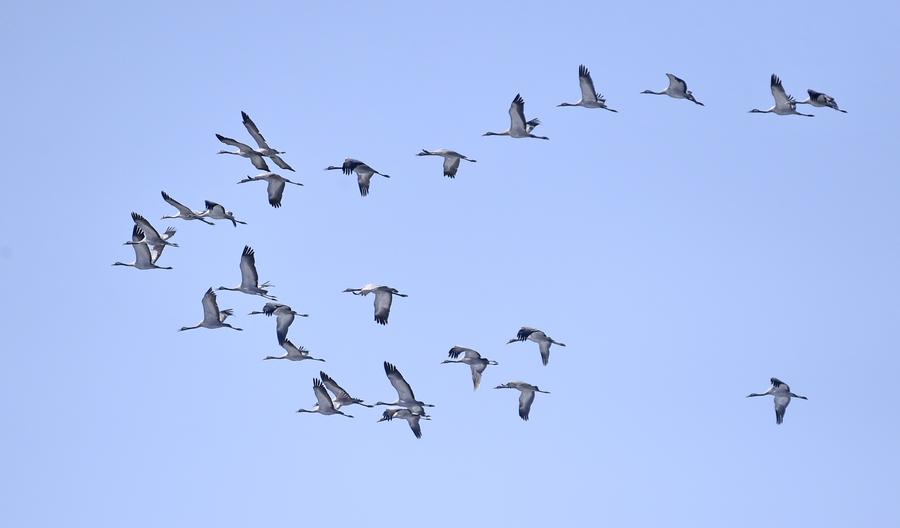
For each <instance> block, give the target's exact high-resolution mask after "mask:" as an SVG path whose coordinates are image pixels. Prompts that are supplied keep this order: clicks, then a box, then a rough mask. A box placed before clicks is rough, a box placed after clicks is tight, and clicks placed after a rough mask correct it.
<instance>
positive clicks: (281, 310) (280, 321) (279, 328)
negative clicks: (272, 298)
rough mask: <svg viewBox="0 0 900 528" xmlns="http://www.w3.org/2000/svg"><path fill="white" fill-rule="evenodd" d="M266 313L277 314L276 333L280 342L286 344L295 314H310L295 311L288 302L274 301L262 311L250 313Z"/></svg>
mask: <svg viewBox="0 0 900 528" xmlns="http://www.w3.org/2000/svg"><path fill="white" fill-rule="evenodd" d="M259 314H264V315H266V316H267V317H271V316H273V315H274V316H275V335H276V336H277V337H278V344H279V345H284V340H285V339H287V333H288V328H290V326H291V323H293V322H294V317H295V316H300V317H309V314H302V313H297V312H295V311H294V310H293V309H292V308H291V307H290V306H288V305H286V304H278V303H274V302H269V303H266V304H265V306H263V309H262V311H261V312H255V311H254V312H250V315H259Z"/></svg>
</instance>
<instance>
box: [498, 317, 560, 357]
mask: <svg viewBox="0 0 900 528" xmlns="http://www.w3.org/2000/svg"><path fill="white" fill-rule="evenodd" d="M516 341H531V342H534V343H537V344H538V349H539V350H540V351H541V361H543V362H544V365H546V364H547V363H549V362H550V345H559V346H566V344H565V343H560V342H559V341H554V340H553V338H552V337H549V336H547V334H545V333H544V332H542V331H540V330H538V329H536V328H529V327H527V326H523V327H522V328H520V329H519V332H518V333H517V334H516V337H514V338H512V339H510V340H509V341H507V342H506V344H507V345H508V344H510V343H515V342H516Z"/></svg>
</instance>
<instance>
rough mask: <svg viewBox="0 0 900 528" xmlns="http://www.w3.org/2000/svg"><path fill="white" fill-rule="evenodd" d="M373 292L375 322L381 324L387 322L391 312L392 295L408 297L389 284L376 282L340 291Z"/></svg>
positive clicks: (356, 293) (364, 293)
mask: <svg viewBox="0 0 900 528" xmlns="http://www.w3.org/2000/svg"><path fill="white" fill-rule="evenodd" d="M372 292H374V293H375V322H376V323H378V324H381V325H386V324H387V323H388V316H389V315H390V314H391V303H392V302H393V300H394V295H396V296H398V297H408V295H406V294H405V293H400V292H399V291H397V289H396V288H391V287H390V286H378V285H376V284H371V283H370V284H366V285H365V286H363V287H362V288H347V289H346V290H344V291H343V292H342V293H352V294H353V295H368V294H370V293H372Z"/></svg>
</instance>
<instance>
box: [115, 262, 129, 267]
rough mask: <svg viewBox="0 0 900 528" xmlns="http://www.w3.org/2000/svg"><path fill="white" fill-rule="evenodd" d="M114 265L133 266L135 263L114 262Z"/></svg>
mask: <svg viewBox="0 0 900 528" xmlns="http://www.w3.org/2000/svg"><path fill="white" fill-rule="evenodd" d="M113 266H131V267H134V264H126V263H124V262H113Z"/></svg>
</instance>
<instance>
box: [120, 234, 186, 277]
mask: <svg viewBox="0 0 900 528" xmlns="http://www.w3.org/2000/svg"><path fill="white" fill-rule="evenodd" d="M125 245H130V246H131V247H132V248H134V262H132V263H126V262H113V266H130V267H132V268H136V269H139V270H148V269H168V270H170V269H172V268H171V267H169V266H157V265H156V259H155V258H154V253H153V251H152V250H151V248H150V246H148V245H147V243H146V242H144V232H143V231H141V228H140V227H138V226H137V224H135V225H134V226H132V229H131V241H130V242H125ZM163 247H165V246H160V250H159V252H158V253H156V258H159V254H160V253H161V252H162V249H161V248H163Z"/></svg>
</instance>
